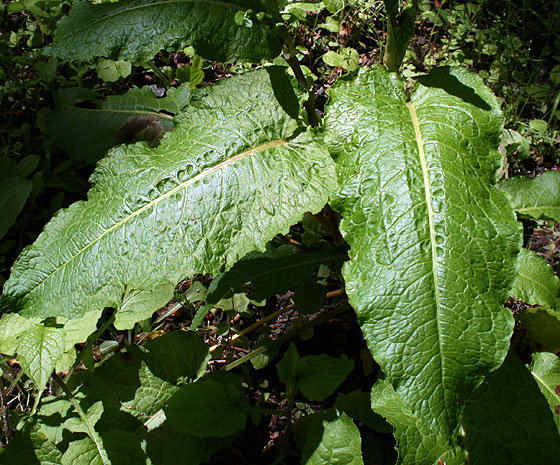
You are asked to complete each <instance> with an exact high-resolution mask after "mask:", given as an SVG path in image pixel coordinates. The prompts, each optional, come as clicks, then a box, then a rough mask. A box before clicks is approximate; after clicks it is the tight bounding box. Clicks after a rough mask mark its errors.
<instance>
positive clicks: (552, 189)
mask: <svg viewBox="0 0 560 465" xmlns="http://www.w3.org/2000/svg"><path fill="white" fill-rule="evenodd" d="M497 187H498V189H500V190H501V191H503V192H505V193H507V194H508V195H509V196H510V197H511V200H512V202H513V206H514V208H515V210H516V211H517V213H518V214H519V216H520V217H521V218H530V219H533V220H550V221H555V222H557V223H559V222H560V172H559V171H554V170H551V171H546V172H545V173H543V174H541V175H540V176H537V177H536V178H534V179H531V178H528V177H526V176H516V177H514V178H509V179H504V180H503V181H501V182H499V183H498V185H497Z"/></svg>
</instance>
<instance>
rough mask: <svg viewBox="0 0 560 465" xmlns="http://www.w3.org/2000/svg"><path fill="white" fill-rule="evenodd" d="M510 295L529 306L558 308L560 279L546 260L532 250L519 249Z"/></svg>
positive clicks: (559, 303)
mask: <svg viewBox="0 0 560 465" xmlns="http://www.w3.org/2000/svg"><path fill="white" fill-rule="evenodd" d="M511 295H512V296H514V297H517V298H519V299H521V300H523V301H524V302H526V303H528V304H529V305H544V306H546V307H548V308H551V309H558V308H560V279H558V276H556V275H555V274H554V270H553V269H552V267H551V266H550V265H549V264H548V263H547V262H546V260H545V259H544V258H543V257H541V256H539V255H537V253H535V252H533V251H532V250H527V249H521V253H520V254H519V269H518V272H517V276H516V278H515V281H514V282H513V288H512V289H511Z"/></svg>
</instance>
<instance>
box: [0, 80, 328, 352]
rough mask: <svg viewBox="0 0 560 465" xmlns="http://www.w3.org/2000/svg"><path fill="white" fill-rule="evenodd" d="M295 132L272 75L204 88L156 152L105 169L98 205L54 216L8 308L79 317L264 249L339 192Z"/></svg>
mask: <svg viewBox="0 0 560 465" xmlns="http://www.w3.org/2000/svg"><path fill="white" fill-rule="evenodd" d="M295 128H296V122H295V121H294V120H293V119H291V118H290V117H289V116H288V115H287V113H286V112H285V111H284V110H283V109H282V108H281V106H280V104H279V103H278V102H277V100H276V98H275V97H274V93H273V91H272V88H271V85H270V78H269V74H268V73H267V72H266V71H259V72H254V73H247V74H244V75H241V76H238V77H235V78H231V79H226V80H223V81H222V82H221V83H220V84H218V85H216V86H214V87H210V88H205V89H203V90H201V91H200V92H199V94H198V97H197V98H196V100H195V101H194V102H193V103H192V105H191V106H189V107H188V108H187V109H186V111H185V112H184V113H182V115H181V118H180V122H179V123H178V126H177V128H176V129H175V131H173V132H172V133H169V134H168V135H167V136H166V137H165V138H164V139H163V140H162V142H161V143H160V145H159V146H158V147H157V148H155V149H150V148H148V147H147V146H146V144H143V143H138V144H135V145H132V146H120V147H118V148H116V149H114V150H113V151H112V152H111V153H110V155H109V156H108V157H107V158H105V159H103V160H102V161H101V162H100V163H99V164H98V167H97V169H96V171H95V172H94V174H93V175H92V178H91V180H92V182H93V184H94V187H93V189H92V190H91V191H90V192H89V196H88V200H87V201H85V202H77V203H75V204H73V205H72V206H71V207H70V208H68V209H66V210H62V211H60V212H59V213H58V214H57V215H55V217H54V218H53V219H52V220H51V222H50V223H49V224H48V225H47V226H46V227H45V230H44V232H43V233H42V234H41V235H40V236H39V238H38V239H37V241H36V242H35V244H33V245H32V246H30V247H27V248H26V249H25V250H24V252H23V253H22V255H21V256H20V258H19V259H18V261H17V262H16V263H15V265H14V267H13V268H12V272H11V276H10V279H9V280H8V281H7V282H6V283H5V285H4V293H3V296H2V300H1V301H0V307H2V308H3V309H4V310H8V311H20V315H21V316H23V317H26V318H36V317H39V318H48V317H53V316H55V317H57V318H68V319H80V318H81V317H82V316H83V315H84V314H86V313H87V312H90V311H94V310H101V309H103V308H104V307H114V308H117V309H118V308H120V307H121V306H122V305H123V303H125V302H127V301H128V300H129V299H130V298H131V296H134V298H135V299H140V294H141V293H148V294H152V291H153V289H155V288H157V287H159V286H163V285H173V286H174V285H175V284H176V283H177V282H178V281H180V280H181V279H183V278H185V277H186V276H192V275H193V274H195V273H201V274H204V273H211V274H218V273H220V272H222V271H224V270H225V269H227V268H229V267H230V266H231V265H232V264H234V263H235V262H236V261H237V260H238V259H239V258H240V257H242V256H244V255H245V254H246V253H248V252H250V251H253V250H258V249H261V250H262V249H264V246H265V244H266V243H267V242H268V241H269V240H270V239H272V238H273V237H274V236H275V235H276V234H278V233H281V232H286V231H287V230H288V228H289V227H290V225H292V224H294V223H296V222H297V221H298V220H299V219H301V216H302V215H303V213H304V212H305V211H308V210H311V211H315V212H316V211H318V210H320V209H321V208H322V207H323V206H324V204H325V202H326V200H327V197H328V195H329V193H330V192H331V191H332V190H333V189H334V187H335V183H336V179H335V178H334V175H333V170H334V167H333V163H332V160H331V159H330V157H329V155H328V153H327V152H326V150H325V149H323V148H322V146H319V145H316V144H314V143H312V142H311V141H310V138H309V136H308V135H307V134H306V133H302V134H300V135H299V136H297V137H296V138H294V139H291V136H292V135H293V131H294V130H295ZM164 298H167V296H165V295H162V296H161V301H159V302H153V304H154V310H156V309H157V307H158V306H161V305H164V304H165V303H166V302H165V301H164ZM145 315H146V309H145V308H144V309H142V311H141V312H140V315H139V316H138V318H139V319H142V318H144V317H145ZM4 318H6V316H4ZM130 323H131V320H130V319H128V322H127V325H129V324H130ZM2 324H3V323H2ZM0 325H1V324H0ZM1 343H2V337H1V336H0V344H1Z"/></svg>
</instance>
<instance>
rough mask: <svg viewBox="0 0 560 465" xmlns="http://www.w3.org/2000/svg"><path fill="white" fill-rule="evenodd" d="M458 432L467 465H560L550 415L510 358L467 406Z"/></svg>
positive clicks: (559, 439) (559, 447)
mask: <svg viewBox="0 0 560 465" xmlns="http://www.w3.org/2000/svg"><path fill="white" fill-rule="evenodd" d="M463 426H464V429H465V432H464V441H465V444H467V445H468V450H469V454H470V463H472V465H486V464H490V463H491V464H492V465H526V464H529V463H535V464H536V463H542V464H545V463H546V464H550V465H552V464H555V465H558V464H560V436H559V435H558V431H557V429H556V425H555V424H554V421H553V419H552V413H550V411H549V409H548V407H547V403H546V400H545V399H544V398H543V397H542V395H541V393H540V391H539V388H538V387H537V383H536V382H535V380H534V379H533V377H532V376H531V374H530V372H529V370H527V368H526V367H525V366H524V365H523V363H522V362H521V360H519V357H518V356H517V355H515V353H513V352H510V353H509V355H508V356H507V358H506V360H505V361H504V364H503V365H502V366H501V367H500V368H499V369H498V370H496V371H495V372H493V373H490V374H489V375H488V377H487V379H486V381H485V382H484V383H483V384H482V386H480V388H478V389H477V390H476V391H475V392H474V393H473V395H472V396H471V398H470V399H469V400H468V402H467V406H466V408H465V415H464V423H463Z"/></svg>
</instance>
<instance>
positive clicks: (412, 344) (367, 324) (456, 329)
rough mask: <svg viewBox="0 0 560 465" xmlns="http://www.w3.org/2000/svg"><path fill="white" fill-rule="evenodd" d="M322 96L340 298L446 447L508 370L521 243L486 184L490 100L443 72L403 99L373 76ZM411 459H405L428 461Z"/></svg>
mask: <svg viewBox="0 0 560 465" xmlns="http://www.w3.org/2000/svg"><path fill="white" fill-rule="evenodd" d="M330 98H331V100H330V103H329V105H328V107H327V109H326V122H325V124H326V133H327V135H326V137H327V140H328V142H329V144H330V146H331V149H332V153H333V154H334V155H335V156H336V157H337V163H338V178H339V184H340V186H341V187H340V190H339V191H338V193H337V195H336V196H335V197H334V199H333V200H334V202H333V204H334V206H335V208H336V209H337V210H338V211H339V212H340V213H341V214H342V217H343V219H342V221H341V231H342V233H343V235H344V237H345V238H346V240H347V242H348V243H349V244H350V246H351V250H350V253H349V255H350V261H349V262H347V264H346V265H345V266H344V268H343V275H344V277H345V281H346V292H347V294H348V296H349V298H350V302H351V304H352V306H353V307H354V308H355V310H356V312H357V314H358V321H359V323H360V325H361V327H362V330H363V332H364V336H365V338H366V341H367V342H368V346H369V348H370V350H371V352H372V355H373V357H374V359H375V360H376V361H377V362H378V363H379V364H380V366H381V368H382V369H383V371H384V372H385V374H386V377H387V380H386V383H387V385H388V386H389V387H390V388H391V389H394V390H395V395H396V396H397V397H398V398H399V402H401V403H402V406H403V408H405V409H408V411H409V413H410V415H412V417H414V418H415V419H416V420H417V421H419V422H421V423H422V424H424V425H425V426H426V428H427V431H425V434H427V433H428V432H429V433H430V434H432V435H433V437H434V438H435V439H434V441H435V442H437V443H440V444H447V445H448V446H449V447H450V448H451V449H453V448H455V446H456V442H457V439H456V438H457V436H458V425H459V419H460V416H461V410H462V407H461V406H462V403H463V399H464V398H465V396H467V395H468V394H470V392H471V391H472V389H473V388H475V387H476V386H477V385H478V384H480V382H481V381H482V379H483V376H484V375H485V374H486V373H488V372H489V371H491V370H493V369H496V368H497V367H498V366H499V365H500V364H501V363H502V361H503V359H504V357H505V355H506V353H507V349H508V346H509V338H510V335H511V332H512V329H513V318H512V316H511V314H510V313H509V311H508V310H506V309H504V308H503V305H502V304H503V302H504V301H505V299H506V297H507V295H508V293H509V288H510V286H511V282H512V281H513V278H514V276H515V262H516V255H517V254H518V251H519V247H520V239H521V237H520V231H519V226H518V225H517V224H516V219H515V215H514V212H513V210H512V208H511V205H510V204H509V202H508V200H507V198H506V197H505V196H504V194H502V193H501V192H499V191H498V190H497V189H495V188H494V187H493V185H494V183H495V177H496V171H497V169H498V167H499V165H500V156H499V153H498V152H497V151H496V150H495V147H496V146H497V145H498V143H499V140H500V135H501V126H502V119H501V116H500V112H499V105H498V102H497V100H496V98H495V97H494V96H493V95H492V94H491V93H490V91H489V90H488V89H487V88H486V87H485V86H484V84H483V83H482V80H480V79H479V78H478V77H477V76H476V75H474V74H472V73H470V72H468V71H466V70H461V69H450V68H439V69H437V70H434V71H433V72H432V73H431V74H430V75H428V76H427V77H425V78H422V79H421V82H420V83H419V84H418V86H417V89H416V91H415V92H414V94H413V95H412V98H411V100H410V101H407V97H406V93H405V90H404V85H403V83H402V82H401V81H400V79H399V78H398V77H397V76H396V75H395V74H392V73H389V72H388V71H386V70H384V69H381V68H375V69H372V70H362V71H361V72H360V73H359V74H358V77H357V78H356V79H354V80H343V81H340V82H339V83H337V85H336V86H334V87H333V89H332V91H331V93H330ZM374 403H375V401H374ZM388 415H389V414H388ZM387 418H388V420H389V421H394V419H393V418H391V416H390V415H389V416H387ZM416 420H415V421H416ZM420 439H421V438H420V437H419V436H418V435H416V436H413V435H404V436H403V437H401V438H399V439H398V440H399V441H413V442H414V441H417V440H420ZM434 441H432V442H434ZM435 442H434V443H435ZM407 447H408V449H409V450H414V449H415V447H414V443H412V444H408V446H407ZM434 449H436V448H435V447H434ZM437 458H438V457H437V456H436V459H437ZM417 459H418V458H414V457H413V456H402V457H401V461H403V462H405V463H416V464H421V463H433V461H431V462H430V461H422V460H420V461H416V460H417Z"/></svg>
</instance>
